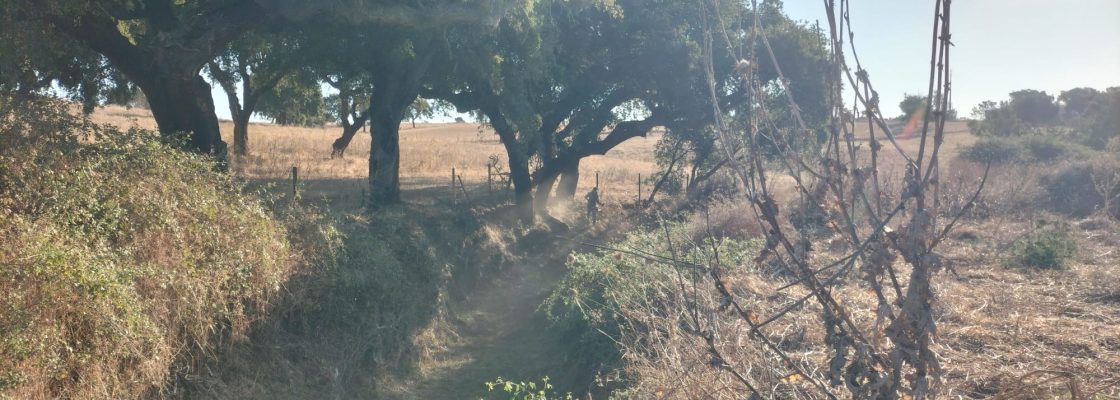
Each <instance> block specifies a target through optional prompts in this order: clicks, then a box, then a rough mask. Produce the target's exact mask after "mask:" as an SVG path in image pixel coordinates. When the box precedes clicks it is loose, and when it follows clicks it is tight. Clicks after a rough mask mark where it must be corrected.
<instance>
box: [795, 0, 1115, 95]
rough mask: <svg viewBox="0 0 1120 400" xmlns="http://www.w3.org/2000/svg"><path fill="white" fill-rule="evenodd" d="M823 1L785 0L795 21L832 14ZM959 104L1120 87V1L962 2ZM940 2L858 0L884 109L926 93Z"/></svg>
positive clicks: (858, 27) (955, 24) (954, 58)
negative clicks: (1031, 92) (1029, 92)
mask: <svg viewBox="0 0 1120 400" xmlns="http://www.w3.org/2000/svg"><path fill="white" fill-rule="evenodd" d="M822 4H823V2H822V1H821V0H786V1H785V8H786V12H787V13H788V14H789V15H790V16H792V17H793V18H795V19H802V20H808V21H816V20H820V21H821V24H822V26H823V25H825V23H826V21H827V19H826V18H825V14H824V6H823V5H822ZM952 5H953V7H952V16H951V28H952V32H953V43H954V44H955V46H954V47H953V48H952V49H951V50H950V53H949V54H950V61H951V63H952V72H953V99H952V100H953V106H954V107H955V108H956V109H957V110H958V113H959V114H960V115H961V116H968V115H969V112H970V111H971V110H972V107H973V106H975V105H976V104H977V103H980V102H981V101H984V100H1002V99H1005V98H1006V97H1007V94H1008V93H1010V92H1012V91H1015V90H1019V89H1038V90H1045V91H1046V92H1047V93H1050V94H1053V95H1057V94H1058V93H1060V92H1061V91H1062V90H1067V89H1070V88H1074V87H1080V86H1089V87H1093V88H1097V89H1104V88H1106V87H1109V86H1120V0H956V1H953V3H952ZM933 7H934V1H933V0H921V1H919V0H852V1H851V19H852V31H854V32H855V35H856V36H855V44H856V50H857V51H859V56H860V61H861V63H862V64H863V67H864V68H866V69H867V70H868V72H869V73H870V76H871V82H872V84H874V85H875V88H876V90H878V91H879V96H880V98H881V102H882V103H881V104H882V105H883V111H884V114H886V115H887V116H891V115H894V114H900V113H901V111H900V110H898V109H897V104H898V103H899V102H900V101H902V95H903V93H919V94H922V95H925V94H926V90H927V84H928V79H929V57H930V34H931V33H932V30H933Z"/></svg>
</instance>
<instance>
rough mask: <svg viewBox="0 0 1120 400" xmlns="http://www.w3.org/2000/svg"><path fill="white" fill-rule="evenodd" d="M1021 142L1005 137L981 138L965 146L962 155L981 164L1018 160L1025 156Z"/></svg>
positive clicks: (1005, 162) (961, 151)
mask: <svg viewBox="0 0 1120 400" xmlns="http://www.w3.org/2000/svg"><path fill="white" fill-rule="evenodd" d="M1023 152H1024V149H1023V146H1022V144H1021V143H1019V142H1017V141H1014V140H1010V139H1005V138H998V137H994V138H989V137H986V138H981V139H980V140H977V141H976V142H975V143H973V144H970V145H968V146H964V147H962V148H961V150H960V156H961V157H963V158H964V159H966V160H969V161H972V162H976V163H981V164H987V163H989V162H990V163H992V164H1007V163H1013V162H1018V161H1019V160H1021V159H1022V157H1023Z"/></svg>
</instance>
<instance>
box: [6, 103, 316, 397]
mask: <svg viewBox="0 0 1120 400" xmlns="http://www.w3.org/2000/svg"><path fill="white" fill-rule="evenodd" d="M2 101H3V104H2V106H0V110H3V114H2V115H0V236H2V237H3V238H4V240H3V241H0V293H3V294H2V295H0V396H10V397H13V398H134V397H139V396H140V395H142V394H145V393H147V394H151V393H158V392H160V391H162V390H164V389H165V388H167V387H168V383H169V382H170V379H169V378H170V377H171V376H173V375H174V374H175V373H177V372H183V371H187V370H190V367H191V365H194V364H195V363H197V362H198V361H199V360H200V359H201V358H203V357H204V356H205V354H207V353H209V352H211V351H212V350H213V349H214V348H215V346H217V345H218V344H219V343H222V342H225V341H229V340H235V339H237V338H239V337H242V336H243V335H244V334H245V333H246V332H247V331H248V329H249V327H250V325H251V324H252V322H253V321H254V319H256V318H258V317H259V316H260V315H261V311H262V310H263V309H265V308H266V307H267V306H268V304H269V303H270V301H271V300H273V299H274V298H276V297H277V295H278V294H279V293H280V289H281V287H283V285H284V284H285V282H287V281H288V279H289V277H290V276H292V275H293V274H294V273H296V272H297V270H298V269H299V266H301V265H305V262H311V261H312V259H311V258H313V257H315V254H314V252H313V251H312V250H313V249H312V248H309V247H303V246H301V245H303V244H309V243H310V241H311V240H313V239H312V238H311V237H310V236H307V237H305V238H301V239H300V238H297V239H296V240H289V237H288V236H289V231H288V229H287V227H286V225H285V223H284V222H282V221H284V220H288V221H290V222H293V223H295V222H298V221H300V220H306V218H307V217H306V216H305V217H299V218H296V217H291V218H286V217H282V218H278V215H277V214H275V213H273V212H270V211H269V210H268V209H267V208H266V207H265V205H264V204H263V203H262V202H261V201H259V200H258V199H257V197H255V196H252V195H248V194H245V193H244V192H243V191H242V189H241V187H240V186H239V185H238V184H237V183H236V182H234V181H233V180H232V179H231V178H229V177H228V176H227V175H226V174H223V173H221V172H219V171H217V170H216V167H217V166H216V165H215V164H214V163H213V161H211V159H209V158H207V157H204V156H199V155H194V154H189V153H184V152H182V151H178V150H174V149H173V148H172V146H170V145H168V144H166V143H164V142H163V141H161V140H160V139H159V138H158V137H157V136H155V135H153V134H151V133H148V132H144V131H131V132H127V133H125V132H120V131H118V130H116V129H114V128H111V127H107V126H97V125H94V124H92V123H91V122H89V121H88V120H86V119H82V118H74V117H73V116H72V115H71V114H70V113H69V112H68V109H67V108H66V107H67V106H66V105H65V104H63V103H61V102H58V101H52V100H45V99H35V100H25V101H21V102H12V101H11V100H10V99H4V100H2ZM301 214H304V213H301ZM309 225H313V226H314V230H315V231H321V230H322V229H323V228H322V225H320V224H318V223H313V224H309ZM295 232H296V231H293V235H295ZM304 233H308V232H304ZM293 244H296V246H298V247H293Z"/></svg>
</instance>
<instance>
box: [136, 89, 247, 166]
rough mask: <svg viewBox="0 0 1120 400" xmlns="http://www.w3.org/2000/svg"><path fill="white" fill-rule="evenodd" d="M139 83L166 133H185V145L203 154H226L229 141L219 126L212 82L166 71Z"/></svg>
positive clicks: (168, 134) (173, 134) (221, 155)
mask: <svg viewBox="0 0 1120 400" xmlns="http://www.w3.org/2000/svg"><path fill="white" fill-rule="evenodd" d="M149 78H150V79H145V80H144V81H146V83H143V84H140V85H139V86H140V89H141V90H142V91H143V92H144V96H147V98H148V104H149V105H151V110H152V116H153V117H155V120H156V124H157V125H159V131H160V133H161V134H162V135H163V136H164V137H171V136H177V135H183V134H185V135H186V136H187V141H186V142H185V143H184V145H185V146H186V147H187V148H188V149H191V150H194V151H196V152H199V153H204V154H214V155H217V156H219V158H223V159H224V158H225V155H226V154H225V153H226V144H225V142H223V141H222V136H221V133H220V131H219V130H218V116H217V114H216V113H215V112H214V98H213V97H211V95H210V85H209V84H207V83H206V81H205V80H203V79H202V77H201V76H199V75H198V72H197V71H196V72H193V73H190V74H182V73H180V74H170V73H163V74H158V75H155V76H151V77H149Z"/></svg>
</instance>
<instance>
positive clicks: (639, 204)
mask: <svg viewBox="0 0 1120 400" xmlns="http://www.w3.org/2000/svg"><path fill="white" fill-rule="evenodd" d="M641 206H642V174H641V173H638V207H641Z"/></svg>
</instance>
